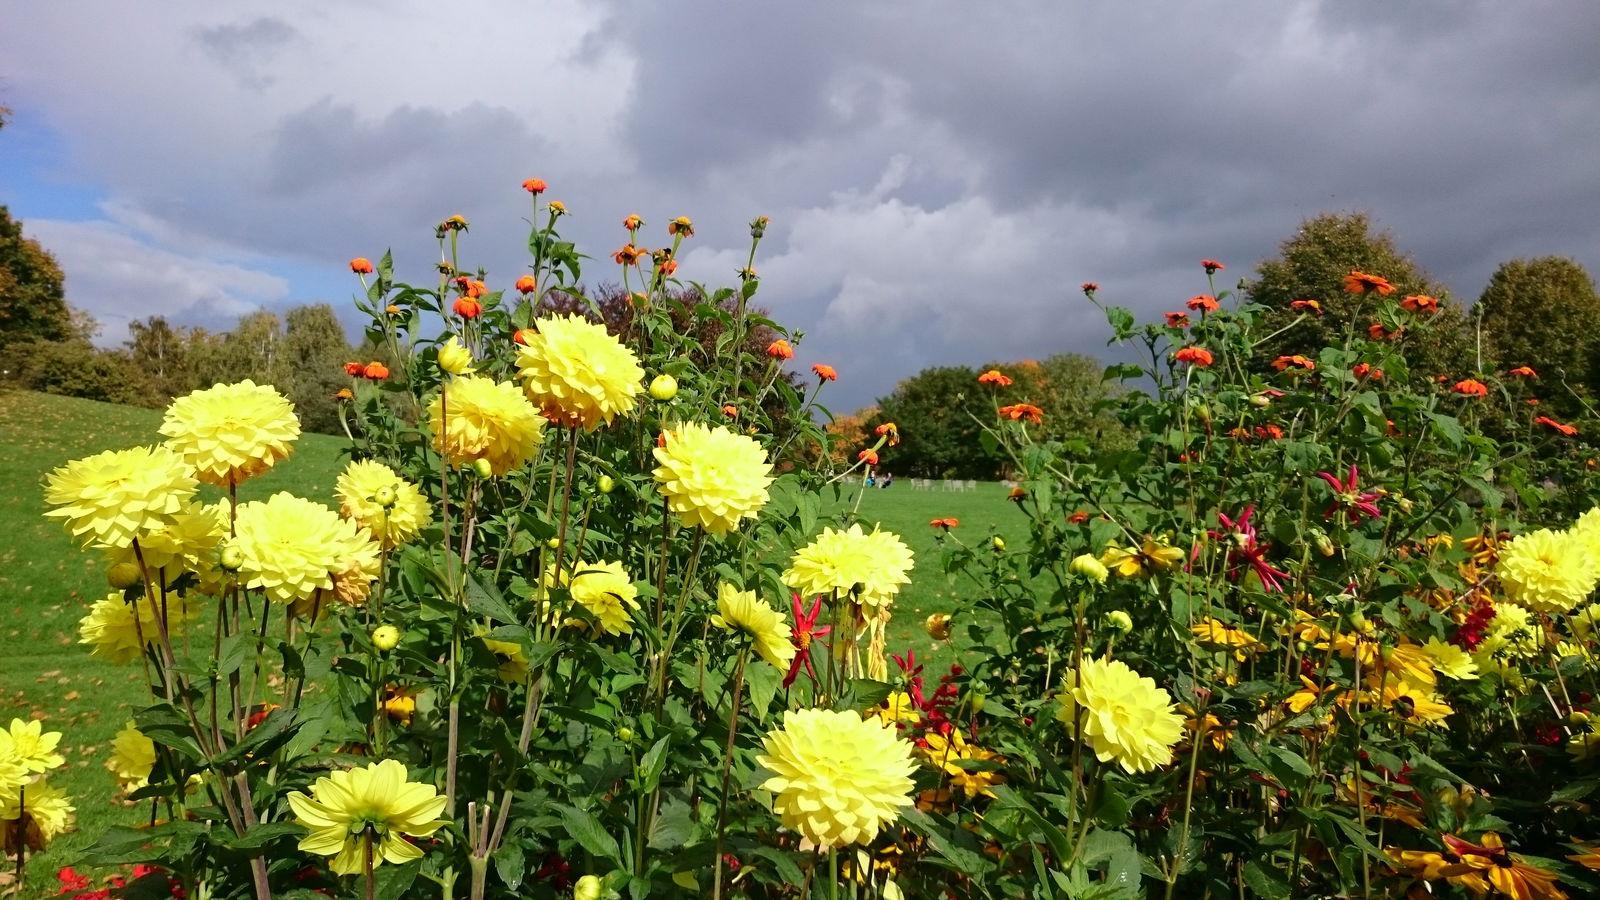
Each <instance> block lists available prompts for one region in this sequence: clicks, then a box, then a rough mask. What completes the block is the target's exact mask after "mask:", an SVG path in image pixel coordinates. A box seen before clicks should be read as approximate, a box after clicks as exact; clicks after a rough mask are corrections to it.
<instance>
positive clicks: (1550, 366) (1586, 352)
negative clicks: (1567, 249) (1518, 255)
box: [1478, 256, 1600, 412]
mask: <svg viewBox="0 0 1600 900" xmlns="http://www.w3.org/2000/svg"><path fill="white" fill-rule="evenodd" d="M1478 312H1479V315H1480V316H1481V322H1482V326H1481V327H1482V329H1483V342H1484V349H1485V352H1486V353H1487V354H1488V355H1489V357H1490V358H1491V359H1492V360H1493V363H1494V365H1495V366H1496V367H1497V368H1499V369H1501V370H1502V371H1503V370H1505V369H1511V368H1515V367H1517V366H1532V367H1533V368H1534V369H1535V370H1536V371H1537V372H1538V373H1539V376H1540V378H1541V379H1542V380H1543V381H1544V382H1545V383H1546V384H1547V385H1550V386H1551V387H1549V388H1547V389H1546V390H1545V391H1544V392H1543V394H1544V398H1545V399H1546V400H1548V401H1550V402H1553V403H1555V404H1556V405H1557V407H1558V408H1560V409H1561V410H1563V411H1565V412H1572V411H1575V410H1576V409H1577V408H1578V407H1579V406H1580V404H1578V403H1577V401H1576V400H1575V398H1573V397H1571V396H1570V395H1568V393H1567V392H1566V391H1560V390H1556V389H1554V385H1556V384H1559V383H1560V382H1565V383H1566V384H1567V386H1568V387H1570V388H1571V389H1572V391H1574V392H1576V393H1578V394H1579V395H1580V396H1583V397H1585V398H1586V399H1587V398H1589V397H1593V396H1595V394H1596V393H1597V392H1600V359H1597V358H1596V357H1597V354H1600V331H1596V330H1595V323H1596V322H1600V295H1597V294H1596V292H1595V285H1594V279H1593V278H1592V277H1590V275H1589V273H1588V271H1587V270H1585V269H1584V268H1583V266H1581V265H1579V264H1578V263H1576V262H1574V261H1573V260H1570V259H1566V258H1564V257H1559V256H1542V257H1539V258H1537V259H1513V260H1511V261H1509V262H1504V263H1501V264H1500V267H1499V268H1498V269H1496V270H1495V272H1494V274H1493V275H1491V276H1490V277H1489V284H1488V286H1487V287H1485V288H1484V289H1483V294H1482V296H1480V297H1479V298H1478Z"/></svg>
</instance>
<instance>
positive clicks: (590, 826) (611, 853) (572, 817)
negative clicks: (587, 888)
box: [556, 806, 622, 863]
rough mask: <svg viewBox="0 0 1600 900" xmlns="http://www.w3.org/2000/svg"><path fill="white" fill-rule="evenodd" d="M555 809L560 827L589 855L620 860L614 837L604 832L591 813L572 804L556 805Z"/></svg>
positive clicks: (617, 861) (615, 861) (612, 860)
mask: <svg viewBox="0 0 1600 900" xmlns="http://www.w3.org/2000/svg"><path fill="white" fill-rule="evenodd" d="M556 811H557V813H558V814H559V815H560V816H561V827H562V828H565V829H566V832H567V834H568V835H570V836H571V837H572V839H573V840H575V841H577V842H578V845H579V846H580V847H582V848H583V849H584V850H586V851H588V852H589V854H590V855H591V856H595V857H598V858H599V859H603V860H609V861H610V862H613V863H620V862H621V861H622V860H621V853H620V851H619V850H618V849H617V841H616V838H613V837H612V836H611V835H609V834H607V833H606V830H605V827H604V826H603V825H601V824H600V820H599V819H596V818H595V817H594V814H593V813H588V812H585V811H583V810H581V809H578V808H576V807H572V806H557V807H556Z"/></svg>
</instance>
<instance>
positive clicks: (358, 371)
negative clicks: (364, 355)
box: [344, 362, 367, 378]
mask: <svg viewBox="0 0 1600 900" xmlns="http://www.w3.org/2000/svg"><path fill="white" fill-rule="evenodd" d="M366 370H367V367H366V366H364V365H362V364H361V363H358V362H347V363H345V364H344V373H345V374H346V375H349V376H350V377H351V378H360V377H361V375H362V373H363V372H365V371H366Z"/></svg>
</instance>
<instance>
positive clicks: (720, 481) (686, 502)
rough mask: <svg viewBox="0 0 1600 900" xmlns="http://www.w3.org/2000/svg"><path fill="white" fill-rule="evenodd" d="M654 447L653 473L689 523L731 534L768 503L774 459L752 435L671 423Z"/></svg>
mask: <svg viewBox="0 0 1600 900" xmlns="http://www.w3.org/2000/svg"><path fill="white" fill-rule="evenodd" d="M662 437H663V439H664V440H663V441H662V445H661V446H658V447H656V448H655V450H653V451H652V452H653V454H654V455H655V460H656V463H657V464H658V465H657V466H656V468H655V471H654V473H653V474H654V475H655V480H656V484H657V486H658V487H659V488H660V490H661V494H662V496H664V497H666V498H667V506H668V508H669V509H671V510H672V512H673V513H675V514H676V515H678V517H680V518H682V519H683V520H684V521H685V522H687V523H688V524H690V525H699V526H702V527H704V528H705V529H706V531H709V532H710V533H712V534H715V535H723V534H727V533H729V532H731V531H733V530H734V529H736V528H738V527H739V522H740V521H741V520H743V519H746V518H753V517H754V516H755V515H756V514H757V513H759V512H760V511H761V508H762V507H763V506H765V505H766V504H767V486H768V485H770V484H772V464H771V463H770V462H768V461H767V451H766V450H765V449H763V448H762V446H761V445H760V444H759V443H757V442H756V441H755V440H754V439H752V438H750V437H748V436H746V435H742V434H736V433H734V432H732V431H729V430H728V429H727V428H725V427H723V426H720V425H719V426H717V427H716V428H707V427H706V426H705V425H701V424H698V423H688V424H685V425H679V426H677V427H676V428H670V429H668V430H667V431H665V432H664V433H663V435H662Z"/></svg>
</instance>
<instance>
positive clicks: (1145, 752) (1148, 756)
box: [1056, 659, 1183, 773]
mask: <svg viewBox="0 0 1600 900" xmlns="http://www.w3.org/2000/svg"><path fill="white" fill-rule="evenodd" d="M1060 700H1061V706H1060V708H1059V709H1058V710H1057V711H1056V718H1057V719H1059V720H1060V721H1061V722H1062V723H1063V724H1064V725H1066V726H1067V732H1068V734H1072V735H1073V736H1074V737H1076V738H1078V739H1080V740H1082V741H1084V742H1085V743H1087V744H1088V745H1089V747H1090V749H1092V750H1093V751H1094V754H1095V757H1096V758H1097V759H1099V760H1100V761H1101V762H1111V761H1112V760H1115V761H1116V762H1117V764H1118V765H1120V766H1122V768H1123V769H1124V770H1126V771H1128V772H1132V773H1138V772H1147V771H1150V770H1151V769H1154V768H1156V767H1157V766H1164V765H1166V764H1168V763H1170V762H1172V748H1173V746H1174V745H1176V744H1177V743H1178V740H1179V739H1180V738H1181V737H1182V736H1183V716H1182V715H1179V714H1178V712H1177V710H1176V709H1175V708H1174V706H1173V703H1172V696H1171V695H1170V694H1168V693H1167V692H1166V691H1165V690H1163V689H1162V688H1159V687H1157V686H1156V683H1155V681H1154V680H1153V679H1150V678H1144V677H1141V676H1140V675H1139V673H1138V672H1135V671H1134V670H1132V669H1130V668H1128V665H1127V664H1126V663H1124V662H1122V661H1121V660H1106V659H1086V660H1084V662H1083V665H1082V666H1081V667H1079V668H1078V669H1077V670H1076V671H1074V672H1069V673H1068V674H1067V679H1066V688H1065V690H1064V691H1063V692H1062V694H1061V697H1060Z"/></svg>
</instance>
